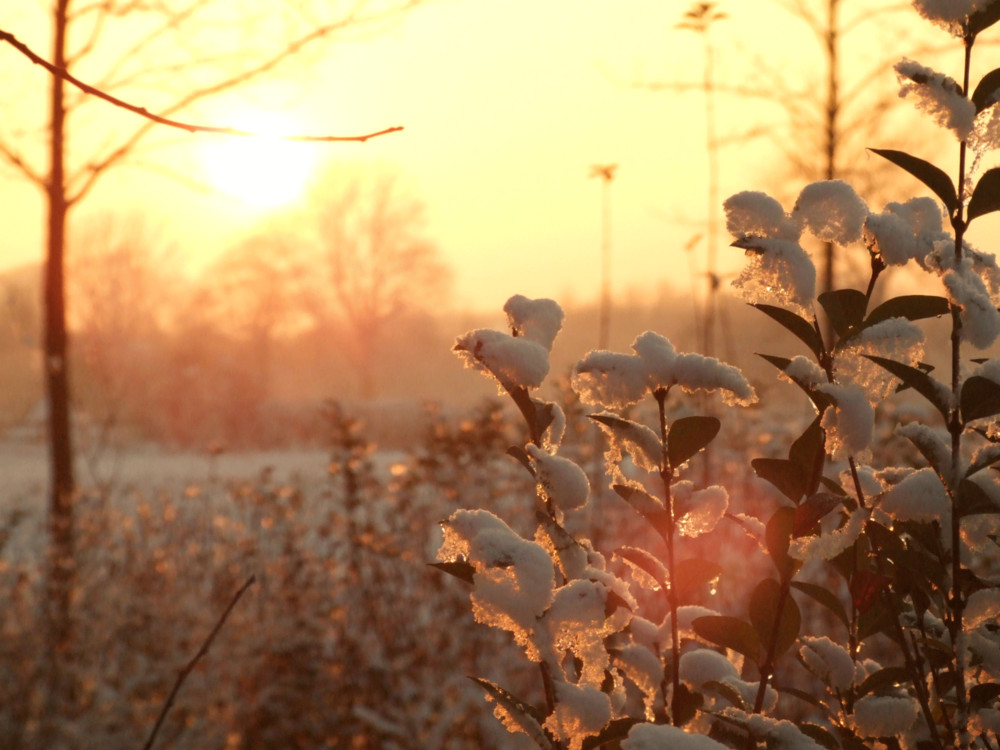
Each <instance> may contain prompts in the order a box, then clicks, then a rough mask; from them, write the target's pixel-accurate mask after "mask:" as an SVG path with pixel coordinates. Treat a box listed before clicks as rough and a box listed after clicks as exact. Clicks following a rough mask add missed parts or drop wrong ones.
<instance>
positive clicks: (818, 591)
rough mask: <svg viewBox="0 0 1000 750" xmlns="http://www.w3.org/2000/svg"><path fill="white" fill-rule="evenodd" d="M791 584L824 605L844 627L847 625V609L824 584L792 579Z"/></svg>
mask: <svg viewBox="0 0 1000 750" xmlns="http://www.w3.org/2000/svg"><path fill="white" fill-rule="evenodd" d="M791 585H792V587H793V588H795V589H798V590H799V591H801V592H802V593H803V594H805V595H806V596H808V597H809V598H811V599H812V600H813V601H815V602H817V603H818V604H820V605H822V606H823V607H826V608H827V609H828V610H830V612H832V613H833V614H834V615H835V616H836V617H837V619H838V620H840V621H841V622H842V623H844V627H845V628H846V627H848V620H847V610H846V609H844V605H843V603H842V602H841V601H840V599H839V598H838V597H837V595H836V594H834V593H833V592H832V591H831V590H830V589H828V588H826V587H825V586H818V585H816V584H815V583H806V582H805V581H792V584H791Z"/></svg>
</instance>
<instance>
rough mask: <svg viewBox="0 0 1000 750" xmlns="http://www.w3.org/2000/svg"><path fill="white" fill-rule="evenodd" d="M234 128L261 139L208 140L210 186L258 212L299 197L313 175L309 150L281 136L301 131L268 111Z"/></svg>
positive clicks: (249, 116) (251, 114)
mask: <svg viewBox="0 0 1000 750" xmlns="http://www.w3.org/2000/svg"><path fill="white" fill-rule="evenodd" d="M233 126H234V127H237V128H240V129H242V130H247V131H250V132H252V133H259V134H261V137H254V138H247V137H242V136H219V137H218V138H215V139H213V141H212V143H211V145H210V146H208V148H207V149H206V150H205V152H204V154H203V161H204V166H205V171H206V173H207V176H208V180H209V182H210V183H211V185H212V187H213V188H215V189H216V190H218V191H219V192H221V193H225V194H226V195H230V196H232V197H234V198H239V199H240V200H242V201H245V202H246V203H248V204H250V205H252V206H256V207H259V208H273V207H277V206H283V205H287V204H290V203H293V202H295V201H296V200H297V199H298V198H299V197H301V195H302V192H303V189H304V187H305V185H306V182H307V181H308V179H309V176H310V174H311V172H312V168H313V162H314V159H315V154H314V148H313V147H312V144H309V143H302V142H297V141H289V140H286V139H284V138H282V137H281V136H282V135H295V134H299V133H301V129H298V128H296V125H295V123H294V122H293V121H292V120H291V119H290V118H288V117H284V116H282V115H280V114H276V113H271V112H248V113H244V114H243V115H241V116H240V117H239V118H236V119H235V120H234V121H233Z"/></svg>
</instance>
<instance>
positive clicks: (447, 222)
mask: <svg viewBox="0 0 1000 750" xmlns="http://www.w3.org/2000/svg"><path fill="white" fill-rule="evenodd" d="M6 5H7V6H8V7H7V8H5V9H2V10H0V28H2V29H4V30H7V31H10V32H12V33H14V34H15V35H16V36H18V37H19V38H21V39H23V40H25V41H29V42H33V43H34V44H35V45H36V49H37V50H38V51H39V52H40V53H44V51H45V50H46V49H47V46H48V45H47V42H46V39H45V27H44V24H43V23H42V22H41V20H40V17H39V15H38V13H37V12H30V11H29V10H27V9H25V6H24V5H21V4H6ZM15 5H16V6H17V7H16V8H15V7H13V6H15ZM691 5H692V4H691V3H688V2H686V1H676V2H675V1H673V0H615V2H610V1H609V0H544V1H542V0H505V1H504V2H486V1H484V0H430V2H427V3H426V4H425V5H423V6H421V7H419V8H417V9H416V10H415V11H413V12H412V13H409V14H408V15H406V16H405V17H404V18H403V19H401V20H400V21H398V22H397V23H395V24H393V25H391V26H390V27H389V28H387V29H385V30H382V31H380V32H379V33H378V34H374V35H368V36H365V37H363V38H361V39H358V40H351V41H340V42H336V43H334V44H331V45H329V46H328V47H325V48H324V53H323V55H322V56H320V55H313V56H311V57H310V60H309V64H310V67H309V69H307V70H301V71H296V73H295V75H293V76H286V77H285V78H283V79H279V80H277V81H274V82H272V83H270V84H267V85H262V86H257V87H254V88H253V89H250V90H247V91H245V92H241V93H240V94H239V95H237V96H232V95H227V96H225V97H221V98H219V99H216V100H213V101H212V102H211V103H210V104H207V105H204V106H201V107H200V108H199V109H198V110H197V111H195V112H192V113H186V115H185V116H186V117H187V119H190V120H192V121H197V122H206V121H207V122H210V123H211V124H218V125H230V124H235V125H238V126H240V125H246V126H248V127H253V126H255V125H257V124H260V123H262V122H264V121H262V120H260V119H259V117H258V119H251V120H246V119H242V120H241V118H243V117H245V115H246V113H247V112H248V111H254V112H258V113H259V112H261V111H270V113H271V116H272V121H271V122H270V126H273V127H279V128H281V127H287V128H292V129H294V130H296V131H297V132H304V133H314V134H344V135H347V134H355V133H362V132H370V131H375V130H380V129H382V128H385V127H389V126H396V125H400V126H403V127H404V130H403V131H402V132H399V133H393V134H390V135H386V136H383V137H380V138H376V139H373V140H371V141H369V142H367V143H363V144H357V143H347V144H310V145H306V146H302V147H299V148H298V149H297V151H296V152H295V155H294V156H288V157H287V158H286V159H285V160H286V161H287V163H288V167H289V170H290V171H294V170H298V171H297V172H296V174H299V173H301V178H302V179H306V178H307V177H308V174H307V173H308V172H309V171H310V170H315V169H318V168H319V167H318V166H317V165H319V164H322V163H331V164H333V166H332V167H331V168H332V169H334V170H351V169H354V168H357V167H363V168H377V169H381V170H391V171H394V172H398V174H399V175H400V176H401V178H402V179H403V180H404V181H405V183H406V184H407V185H408V186H409V187H410V188H411V189H412V191H413V193H414V195H415V196H416V197H418V198H419V199H421V200H422V201H423V202H424V204H425V205H426V212H427V219H428V224H427V234H428V236H429V237H430V238H431V239H432V240H433V241H434V242H435V244H436V245H437V246H438V247H439V249H440V252H441V254H442V257H443V258H444V260H445V261H446V263H447V264H448V265H449V266H450V267H451V268H452V271H453V284H454V286H453V292H452V294H450V295H449V300H447V301H446V302H442V306H444V307H451V308H452V309H475V310H499V309H500V307H502V305H503V302H504V300H506V299H507V297H509V296H511V295H512V294H515V293H520V294H525V295H527V296H531V297H538V296H547V297H553V298H555V299H557V300H559V301H561V302H563V303H567V304H571V303H582V302H588V301H591V300H593V299H595V298H596V296H597V293H598V289H599V285H600V273H601V270H600V269H601V263H600V253H601V199H602V197H601V189H602V186H601V184H600V181H599V180H596V179H591V178H589V177H588V174H589V171H590V167H591V166H592V165H595V164H611V163H615V164H618V165H619V167H618V171H617V172H616V176H615V179H614V182H613V183H612V186H611V202H612V212H611V225H612V227H611V234H612V255H613V259H614V263H613V271H612V286H613V289H614V294H615V296H616V298H617V299H627V298H632V297H635V296H636V295H649V294H656V293H662V292H663V290H667V292H668V293H677V294H686V293H688V292H689V291H690V290H691V288H692V284H693V283H698V284H701V282H700V281H698V282H692V271H694V272H695V273H697V272H699V271H700V270H704V260H703V258H704V244H703V243H699V244H695V245H694V249H693V250H691V251H685V250H684V247H685V246H686V245H688V244H689V241H691V240H692V238H693V237H694V236H695V235H696V234H699V233H701V232H702V230H703V226H704V221H705V218H706V214H707V211H708V209H707V190H708V178H707V156H706V148H705V135H704V132H705V116H704V99H703V97H702V94H701V93H700V92H698V91H693V92H691V93H687V94H677V93H672V92H667V91H650V90H648V89H647V88H644V87H642V86H638V85H636V84H637V83H652V82H671V83H693V84H697V83H698V82H699V80H700V76H701V73H702V65H703V56H702V40H701V38H700V37H699V36H698V35H697V34H695V33H693V32H691V31H685V30H681V29H677V28H676V24H677V22H678V21H679V20H680V19H681V17H682V15H683V13H684V12H685V11H686V10H687V9H688V8H689V7H691ZM843 5H844V6H845V7H846V8H848V9H850V8H851V6H852V5H853V6H858V5H864V4H861V3H858V2H855V3H853V4H852V3H851V2H847V3H844V4H843ZM720 7H721V8H722V9H723V10H725V11H726V12H727V14H728V16H729V17H728V18H726V19H724V20H723V21H721V22H720V23H719V24H718V25H717V27H716V30H715V31H714V32H713V38H714V41H715V44H716V45H717V48H718V52H717V57H716V60H717V65H718V68H717V76H718V80H720V81H746V80H747V76H748V74H749V75H752V74H753V70H754V66H755V65H758V64H760V63H759V61H761V60H763V61H766V64H767V65H770V66H773V67H774V68H776V69H778V70H780V71H784V73H785V74H787V75H788V76H789V80H791V81H794V82H795V83H796V85H801V86H806V87H808V86H813V87H814V88H815V86H817V85H818V80H819V79H818V77H817V76H818V75H819V73H818V70H817V68H816V66H817V65H818V63H819V60H820V57H819V55H818V50H817V47H816V43H815V40H814V38H813V37H812V36H811V32H809V31H808V29H807V28H806V26H805V25H804V24H803V23H802V22H801V21H800V20H798V19H795V18H793V17H792V16H790V15H789V14H788V13H787V12H785V11H783V10H781V9H780V8H779V7H778V4H777V3H776V2H772V1H771V0H740V1H739V2H735V1H734V0H730V1H729V2H725V0H723V2H721V3H720ZM912 23H913V24H915V25H919V24H920V22H919V21H913V22H912ZM880 31H884V28H882V29H878V28H876V29H875V30H874V33H876V34H878V33H879V32H880ZM883 38H884V37H883ZM935 38H936V39H937V40H938V41H940V42H945V41H947V38H946V37H945V36H944V35H943V34H941V35H939V36H937V37H935ZM857 41H858V44H857V47H858V49H860V50H861V51H859V52H853V53H852V55H851V57H850V58H849V60H848V63H847V64H849V65H856V66H858V67H859V69H860V66H861V64H862V63H863V62H864V60H862V59H861V58H862V57H864V55H866V54H867V55H869V56H871V55H872V54H874V53H873V52H872V48H873V47H877V48H878V52H879V53H880V54H884V52H885V49H884V48H885V42H884V41H883V42H881V43H880V44H879V45H871V44H864V43H863V42H864V39H863V38H859V39H858V40H857ZM865 50H867V52H866V51H865ZM813 71H817V72H813ZM0 74H2V75H3V77H4V80H5V81H7V80H12V81H16V84H15V85H13V86H12V87H8V91H7V93H6V94H0V105H3V106H5V107H6V111H7V112H13V111H17V112H25V113H26V114H25V115H24V117H25V119H26V120H27V121H28V122H34V123H40V122H44V119H43V114H40V113H43V112H44V110H43V109H40V108H42V107H44V99H43V98H41V96H40V92H41V93H43V92H44V87H45V85H46V78H45V74H44V71H41V70H40V69H38V68H36V67H34V66H31V65H30V63H29V62H28V61H27V60H26V59H24V58H22V57H21V56H20V55H19V54H18V53H16V52H15V51H14V50H12V49H10V48H3V49H0ZM80 75H81V76H82V75H84V73H81V74H80ZM883 76H884V77H885V78H886V79H888V82H889V84H890V85H891V84H892V78H893V76H892V74H891V73H888V72H886V73H883ZM136 96H137V97H138V100H137V101H136V103H138V104H143V103H144V102H143V100H142V96H141V94H137V95H136ZM30 106H34V107H36V109H35V110H33V114H32V113H28V112H27V109H26V108H28V107H30ZM100 106H104V105H95V106H94V107H92V109H91V112H92V113H96V114H91V115H90V121H89V123H88V125H87V128H88V129H87V130H85V131H81V134H80V137H81V139H83V138H90V139H95V138H100V137H102V135H104V133H103V131H104V130H105V129H107V131H108V132H111V131H112V129H113V128H114V127H117V126H120V125H121V124H122V123H124V120H123V118H130V117H133V115H129V114H127V113H122V112H118V111H112V110H113V108H111V107H106V108H105V109H104V110H101V109H100V108H99V107H100ZM717 106H718V110H717V112H718V114H717V122H718V127H719V131H720V135H722V136H734V135H737V134H739V133H742V132H746V131H747V130H748V129H749V128H751V127H754V126H761V127H762V128H763V129H764V131H765V132H769V133H770V134H771V136H772V137H774V138H777V139H779V140H780V139H781V138H785V137H787V135H786V134H785V133H786V130H785V128H786V125H787V118H786V115H785V113H784V111H783V110H782V109H781V108H780V107H778V106H776V105H774V104H773V103H770V104H763V105H761V104H760V103H758V102H752V101H746V100H740V99H735V98H733V97H724V98H720V99H719V101H718V105H717ZM5 119H6V123H4V124H0V135H3V136H9V135H10V134H11V131H12V130H15V129H17V128H16V126H12V125H9V124H7V123H11V122H13V120H12V119H8V118H6V117H5ZM24 127H25V128H27V127H29V126H27V125H26V126H24ZM927 128H928V132H932V131H933V126H931V125H930V124H929V123H927ZM224 141H225V139H222V138H220V137H217V136H199V135H187V134H183V133H180V134H178V133H173V132H171V133H169V134H165V133H164V134H162V135H161V134H157V135H156V136H155V137H154V138H153V139H151V143H152V144H153V145H154V146H155V148H150V149H148V150H147V151H144V152H142V162H143V165H142V166H128V167H124V168H121V169H115V170H111V171H109V172H108V173H107V174H106V175H105V176H104V177H103V178H102V179H101V180H100V181H99V183H98V184H97V186H96V187H95V189H94V191H93V192H92V193H91V194H90V195H88V197H87V199H86V201H84V203H82V204H81V207H80V208H79V209H78V210H77V211H76V213H75V220H76V221H77V222H85V221H86V220H87V219H88V217H90V216H95V215H98V214H100V213H102V212H107V211H109V210H115V211H120V212H142V213H145V214H147V215H148V216H149V221H150V222H151V224H153V225H156V226H159V227H161V228H162V230H163V232H164V233H165V234H166V235H167V236H169V237H170V238H171V239H172V241H174V242H175V243H176V244H177V246H178V249H179V257H181V258H183V262H184V263H185V264H186V265H187V266H188V267H189V268H191V269H194V270H196V269H199V268H204V267H205V266H207V265H208V264H209V263H210V262H211V259H212V258H214V257H216V256H217V255H218V254H220V253H221V252H223V251H225V250H226V249H228V248H230V247H232V246H234V245H236V244H237V243H238V242H239V240H240V238H241V237H245V236H247V235H249V234H251V233H252V232H253V231H255V229H256V228H257V227H258V226H259V225H260V224H261V223H262V222H266V221H267V220H268V217H269V216H271V215H273V214H274V213H275V212H276V211H280V210H281V208H280V207H279V208H267V207H262V206H259V205H255V204H253V203H252V202H248V201H246V200H244V199H243V198H240V197H238V196H234V195H227V194H225V192H224V191H225V190H226V186H225V185H224V184H223V183H224V182H225V180H222V179H220V177H219V171H220V169H221V170H222V171H223V172H227V171H228V172H236V170H237V165H240V164H242V165H244V166H243V167H242V168H244V169H245V165H246V163H248V162H249V163H252V164H254V165H256V164H258V163H260V164H265V160H264V158H263V156H261V155H259V154H258V156H259V157H260V158H257V157H255V155H254V152H253V150H252V149H253V147H252V146H249V145H248V146H244V147H242V148H243V150H242V151H240V150H236V151H235V152H234V155H231V156H229V157H220V156H219V154H220V153H224V152H225V150H226V149H227V148H229V147H228V146H227V145H226V143H225V142H224ZM32 143H33V142H32V141H30V139H29V141H28V146H26V148H27V149H28V152H29V153H30V150H31V148H33V146H32ZM36 146H37V143H36V144H35V147H36ZM248 149H249V150H248ZM260 150H261V154H264V153H266V152H267V151H266V148H265V147H264V146H261V147H260ZM720 155H721V170H720V196H721V197H723V198H724V197H725V196H726V195H729V194H731V193H733V192H736V191H739V190H743V189H768V190H770V189H774V187H775V184H776V181H777V180H778V175H779V174H780V165H779V164H777V161H778V159H779V158H780V157H779V155H778V152H777V151H776V150H775V148H774V147H773V145H769V143H768V140H767V138H761V139H757V140H754V141H738V142H736V143H735V144H733V145H730V146H727V147H725V148H724V149H722V151H721V153H720ZM282 158H285V157H279V162H280V160H281V159H282ZM226 159H228V161H227V160H226ZM303 163H304V164H305V165H306V166H305V167H304V168H303V167H302V164H303ZM220 164H221V165H222V166H221V167H220ZM227 164H228V165H229V167H227V166H226V165H227ZM262 169H276V170H280V164H279V165H278V166H272V167H266V166H264V167H262ZM166 171H171V172H173V173H174V174H175V177H176V175H177V174H178V173H179V174H180V175H181V178H182V181H183V183H184V184H182V181H179V180H178V179H175V178H174V177H167V176H164V173H165V172H166ZM252 172H253V168H251V171H250V172H249V173H247V174H248V175H252ZM275 174H277V172H276V173H275ZM230 176H232V175H230ZM246 179H247V180H249V179H250V177H249V176H248V177H247V178H246ZM274 179H275V180H277V179H279V178H278V177H277V176H276V177H275V178H274ZM239 181H240V180H239V179H237V182H239ZM230 182H232V180H230ZM191 183H197V184H198V185H199V186H200V188H199V189H195V188H192V187H191ZM797 187H798V186H793V189H792V190H789V191H787V192H788V193H789V194H790V195H792V196H793V197H794V195H795V193H797ZM905 197H908V196H905ZM42 207H43V204H42V200H41V193H40V191H39V190H38V189H37V188H36V187H34V186H32V185H30V184H29V183H27V182H25V181H23V180H20V179H18V178H17V177H16V174H15V173H14V172H13V171H12V170H10V169H9V168H8V169H5V170H4V171H2V172H0V218H2V220H3V225H4V227H5V232H4V237H3V238H2V239H0V243H2V244H0V270H2V269H4V268H11V267H15V266H18V265H21V264H24V263H27V262H33V261H38V260H40V256H41V248H42V243H43V235H42V227H43V213H42ZM723 239H725V236H724V235H723ZM725 244H726V243H725V242H723V246H722V247H721V248H720V250H719V257H720V261H721V262H722V263H723V264H724V269H723V270H725V268H728V269H736V268H738V267H739V266H740V264H741V262H742V259H741V254H740V251H738V250H734V249H730V248H728V247H725ZM699 288H700V287H699Z"/></svg>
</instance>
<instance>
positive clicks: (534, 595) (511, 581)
mask: <svg viewBox="0 0 1000 750" xmlns="http://www.w3.org/2000/svg"><path fill="white" fill-rule="evenodd" d="M442 528H443V529H444V541H443V542H442V544H441V549H440V550H439V551H438V559H439V560H442V561H446V562H454V561H465V562H468V563H469V564H470V565H472V567H473V568H474V570H475V573H474V575H473V584H474V588H473V590H472V594H471V598H472V612H473V615H474V616H475V618H476V620H477V621H478V622H481V623H484V624H486V625H491V626H493V627H497V628H501V629H504V630H509V631H510V632H511V633H513V634H514V637H515V638H516V640H517V641H518V643H520V644H521V645H523V646H525V647H526V649H527V651H528V656H529V658H531V659H532V660H534V661H537V660H538V654H537V652H536V651H535V649H534V648H533V647H531V645H530V642H529V641H530V635H531V632H532V630H533V629H534V627H535V623H536V621H537V620H538V618H539V617H541V615H542V614H543V613H544V612H545V610H546V609H548V607H549V605H550V604H551V603H552V599H553V595H554V583H555V569H554V566H553V563H552V558H551V557H549V554H548V552H546V551H545V549H544V548H543V547H542V546H541V545H539V544H537V543H536V542H529V541H527V540H525V539H522V538H521V537H520V536H518V535H517V534H516V533H514V531H513V530H512V529H511V528H510V527H509V526H508V525H507V524H506V523H504V522H503V521H502V520H500V519H499V518H497V517H496V516H495V515H493V514H492V513H490V512H489V511H485V510H459V511H456V512H455V513H454V514H452V516H451V517H450V518H448V520H447V521H444V522H443V523H442Z"/></svg>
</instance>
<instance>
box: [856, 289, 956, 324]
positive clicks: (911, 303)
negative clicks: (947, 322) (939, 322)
mask: <svg viewBox="0 0 1000 750" xmlns="http://www.w3.org/2000/svg"><path fill="white" fill-rule="evenodd" d="M949 309H950V308H949V306H948V300H947V299H945V298H944V297H937V296H935V295H932V294H905V295H903V296H902V297H893V298H892V299H890V300H886V301H885V302H883V303H882V304H881V305H879V306H878V307H876V308H875V309H874V310H872V311H871V312H870V313H868V317H867V318H865V320H864V323H862V324H861V327H862V328H869V327H871V326H873V325H875V324H876V323H881V322H882V321H883V320H889V319H890V318H906V319H907V320H924V319H925V318H936V317H937V316H939V315H947V314H948V311H949Z"/></svg>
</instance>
